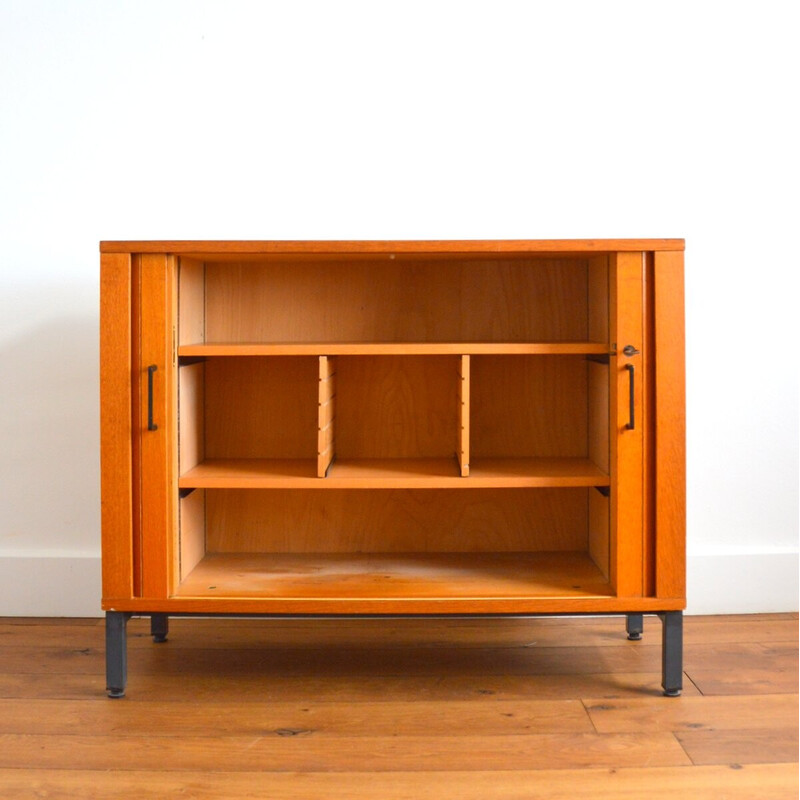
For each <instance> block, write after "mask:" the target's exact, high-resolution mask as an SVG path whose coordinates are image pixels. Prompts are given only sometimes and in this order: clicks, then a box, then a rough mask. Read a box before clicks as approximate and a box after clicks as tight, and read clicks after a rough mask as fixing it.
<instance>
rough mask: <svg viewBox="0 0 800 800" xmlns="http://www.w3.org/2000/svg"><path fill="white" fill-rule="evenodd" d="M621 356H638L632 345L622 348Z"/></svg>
mask: <svg viewBox="0 0 800 800" xmlns="http://www.w3.org/2000/svg"><path fill="white" fill-rule="evenodd" d="M622 354H623V355H625V356H638V355H639V351H638V350H637V349H636V348H635V347H634V346H633V345H632V344H626V345H625V347H623V348H622Z"/></svg>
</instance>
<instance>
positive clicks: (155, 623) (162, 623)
mask: <svg viewBox="0 0 800 800" xmlns="http://www.w3.org/2000/svg"><path fill="white" fill-rule="evenodd" d="M168 634H169V616H168V615H167V614H151V615H150V635H151V636H152V637H153V641H154V642H156V643H157V644H161V643H162V642H166V641H167V635H168Z"/></svg>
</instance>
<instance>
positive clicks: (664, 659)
mask: <svg viewBox="0 0 800 800" xmlns="http://www.w3.org/2000/svg"><path fill="white" fill-rule="evenodd" d="M658 616H659V617H661V622H662V638H661V675H662V677H661V685H662V686H663V687H664V694H665V695H666V696H667V697H677V696H678V695H679V694H680V693H681V690H682V689H683V612H682V611H665V612H664V613H663V614H659V615H658Z"/></svg>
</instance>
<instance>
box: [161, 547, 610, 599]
mask: <svg viewBox="0 0 800 800" xmlns="http://www.w3.org/2000/svg"><path fill="white" fill-rule="evenodd" d="M175 597H176V598H214V599H217V598H219V599H224V598H274V599H285V600H304V599H313V600H335V601H346V600H350V599H352V600H354V601H361V600H375V601H380V600H389V601H391V600H402V599H409V600H424V599H431V600H469V601H473V600H481V599H487V600H503V599H509V600H519V599H544V598H548V599H549V598H552V599H570V600H576V599H581V598H609V597H613V592H612V589H611V586H610V585H609V582H608V581H607V580H606V578H605V577H604V576H603V574H602V573H601V572H600V570H599V569H598V568H597V566H596V565H595V564H594V562H593V561H592V560H591V559H590V558H589V556H588V555H587V554H586V553H585V552H544V553H527V552H526V553H518V552H512V553H212V554H209V555H206V556H205V557H204V558H203V559H202V561H200V563H199V564H198V565H197V567H195V569H194V570H193V571H192V572H191V573H190V574H189V575H188V576H187V577H186V578H185V580H184V581H183V582H182V583H181V585H180V587H179V589H178V591H177V592H176V594H175Z"/></svg>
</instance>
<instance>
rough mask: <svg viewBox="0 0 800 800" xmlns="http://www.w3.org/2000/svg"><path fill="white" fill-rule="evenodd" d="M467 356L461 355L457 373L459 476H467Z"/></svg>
mask: <svg viewBox="0 0 800 800" xmlns="http://www.w3.org/2000/svg"><path fill="white" fill-rule="evenodd" d="M469 367H470V364H469V356H468V355H462V356H461V357H460V360H459V367H458V374H459V377H460V380H459V382H458V413H459V423H458V447H457V450H456V455H457V457H458V467H459V469H460V471H461V477H462V478H466V477H468V476H469V395H470V387H469Z"/></svg>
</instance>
